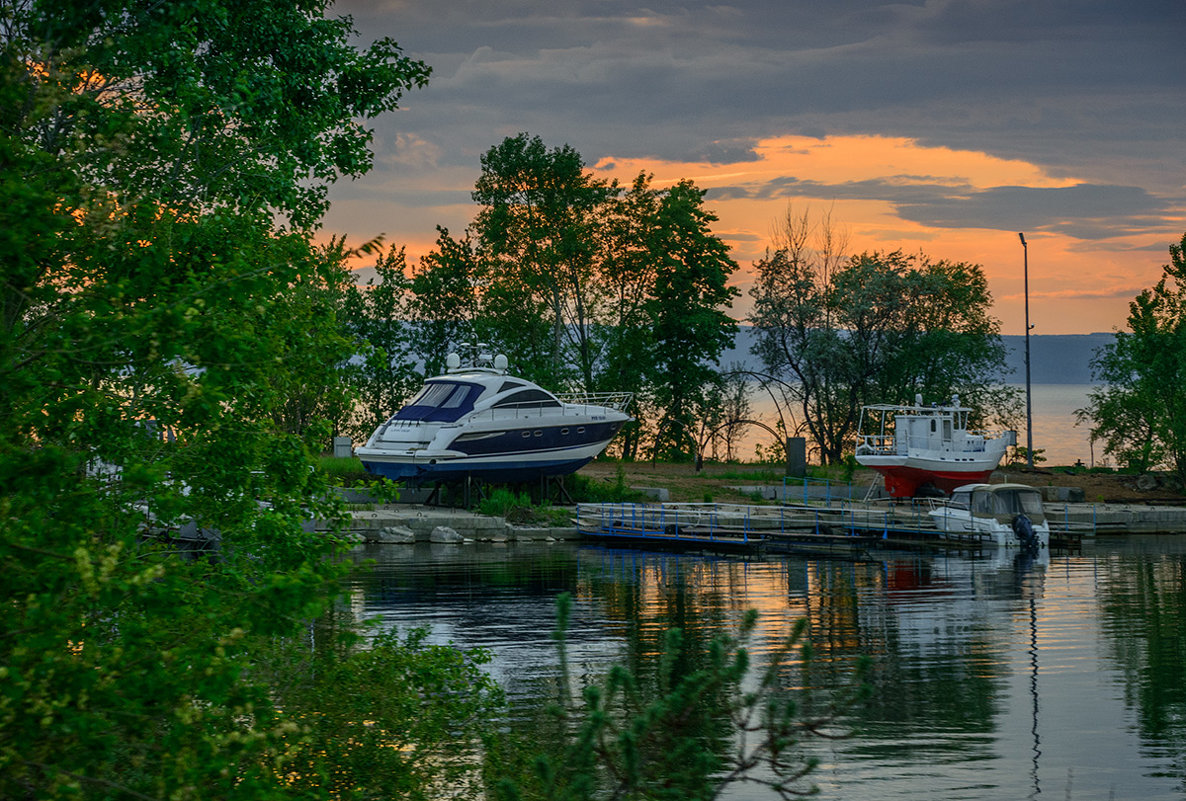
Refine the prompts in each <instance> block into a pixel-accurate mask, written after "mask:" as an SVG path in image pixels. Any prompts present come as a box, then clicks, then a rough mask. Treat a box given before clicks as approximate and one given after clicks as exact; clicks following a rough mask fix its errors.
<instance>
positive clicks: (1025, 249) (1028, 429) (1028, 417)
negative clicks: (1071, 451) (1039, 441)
mask: <svg viewBox="0 0 1186 801" xmlns="http://www.w3.org/2000/svg"><path fill="white" fill-rule="evenodd" d="M1017 237H1018V238H1019V239H1020V240H1021V250H1022V253H1023V254H1024V260H1025V262H1024V263H1025V272H1024V273H1023V275H1024V276H1025V461H1026V464H1027V465H1028V466H1029V468H1030V469H1031V470H1033V469H1034V411H1033V405H1032V402H1031V396H1030V328H1032V327H1033V326H1031V325H1030V249H1029V246H1028V245H1027V244H1026V243H1025V234H1023V233H1021V232H1018V234H1017Z"/></svg>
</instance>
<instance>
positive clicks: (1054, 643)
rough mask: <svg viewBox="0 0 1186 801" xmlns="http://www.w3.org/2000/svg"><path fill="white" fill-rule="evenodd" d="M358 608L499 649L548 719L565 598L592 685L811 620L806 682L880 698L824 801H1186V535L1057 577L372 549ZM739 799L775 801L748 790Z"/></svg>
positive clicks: (837, 766)
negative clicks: (685, 646) (558, 611)
mask: <svg viewBox="0 0 1186 801" xmlns="http://www.w3.org/2000/svg"><path fill="white" fill-rule="evenodd" d="M357 553H358V556H359V559H364V558H365V559H373V560H375V563H376V564H375V566H374V568H373V569H372V570H371V571H370V572H366V571H359V572H358V573H357V574H356V575H355V577H354V579H353V584H352V606H353V608H354V610H355V612H356V613H357V614H359V615H363V616H367V617H377V618H379V619H380V620H381V621H382V622H383V623H385V624H387V625H393V624H394V625H397V626H399V627H401V628H404V627H410V626H429V627H431V629H432V631H433V635H432V639H433V640H434V641H437V642H449V641H452V642H454V643H455V644H457V645H459V646H462V647H467V648H468V647H474V646H482V647H485V648H488V649H490V650H491V651H492V652H493V654H494V661H493V663H492V665H490V666H489V667H490V670H491V672H492V673H493V674H494V675H495V676H496V677H497V678H498V679H499V681H500V682H501V683H502V684H503V685H504V686H505V687H506V688H507V689H508V692H509V694H510V696H511V698H512V699H513V700H514V702H515V703H516V704H518V705H520V706H521V707H523V708H527V707H530V706H531V705H532V704H533V703H535V702H536V700H537V699H538V698H541V697H543V696H545V695H546V694H547V693H548V690H547V688H548V687H549V686H552V685H550V684H549V682H550V680H552V679H554V677H555V673H556V668H557V659H556V656H555V652H554V650H553V645H552V642H551V639H550V633H551V631H552V629H553V626H554V617H553V610H554V599H555V596H556V595H557V594H558V593H560V592H562V591H568V592H571V593H572V594H573V596H574V598H575V605H574V620H573V625H572V630H571V637H570V652H571V658H572V663H573V664H572V668H573V672H574V675H576V676H584V677H598V676H600V675H601V674H602V673H603V672H604V670H605V669H606V668H607V667H608V665H609V664H611V662H613V661H614V660H620V659H626V660H629V661H631V662H632V663H633V664H639V663H640V662H642V661H645V660H647V659H649V658H653V656H654V653H655V652H656V651H657V648H658V645H657V644H658V642H659V638H660V637H661V632H662V631H663V630H664V629H666V628H667V627H668V626H672V625H677V626H681V627H682V628H684V629H685V631H686V632H687V635H688V637H689V638H690V639H700V640H707V639H708V638H711V637H712V636H714V635H715V634H717V633H720V632H726V631H731V630H732V629H733V627H734V626H735V624H736V622H737V621H738V620H739V619H740V617H741V616H742V614H743V613H744V612H745V610H747V609H750V608H756V609H758V610H759V611H760V613H761V621H760V623H759V631H758V633H757V634H758V636H757V639H756V641H755V642H754V648H753V650H755V651H757V652H761V651H763V650H764V649H766V648H768V647H769V646H770V644H771V643H773V642H774V641H775V640H777V639H778V638H779V637H780V636H781V635H782V634H784V633H785V632H786V630H787V628H788V627H789V626H790V624H791V622H792V621H794V620H796V619H799V618H806V619H807V621H808V623H809V630H810V636H811V639H812V641H813V642H814V643H815V646H816V649H817V657H816V660H815V663H814V666H813V669H812V671H811V672H810V674H809V676H808V678H806V679H805V681H806V682H807V683H808V684H809V685H811V686H816V687H821V688H828V687H833V686H836V685H839V684H842V683H843V682H844V681H845V678H846V677H847V676H848V674H849V673H850V671H851V669H852V667H853V665H854V663H855V661H856V660H857V658H858V656H859V655H861V654H867V655H869V656H870V657H872V658H873V660H874V669H873V673H872V683H873V685H874V688H875V692H874V695H873V699H872V700H871V701H870V702H869V703H867V704H864V705H861V706H860V707H857V708H854V709H852V710H850V711H849V712H848V713H847V715H846V717H845V718H844V719H843V720H842V721H841V722H842V724H843V725H844V727H845V728H846V729H847V730H848V731H849V732H851V736H850V737H848V738H846V739H844V740H839V741H829V742H817V743H814V744H813V745H812V747H811V748H812V751H813V753H814V754H815V755H816V756H818V757H819V758H820V759H821V761H822V765H821V768H820V769H819V770H818V771H817V772H816V773H815V774H814V776H813V779H814V783H815V784H816V785H817V786H818V787H819V788H820V791H821V797H823V798H837V799H840V798H842V799H865V798H867V799H887V798H888V799H893V798H902V799H906V798H909V799H936V800H938V799H944V801H947V800H949V799H1019V798H1038V797H1047V798H1050V797H1055V798H1059V799H1063V798H1070V799H1112V798H1117V799H1125V798H1133V799H1137V798H1139V799H1171V798H1172V799H1180V798H1182V797H1183V795H1184V794H1186V580H1184V578H1186V577H1184V567H1186V538H1179V537H1161V538H1155V537H1132V538H1115V539H1108V540H1100V541H1099V542H1097V543H1095V544H1093V545H1090V546H1085V547H1084V550H1083V552H1082V553H1080V554H1074V555H1067V556H1061V555H1054V556H1053V557H1051V558H1050V560H1049V563H1047V564H1030V565H1024V564H1014V562H1013V561H1011V560H1009V559H994V558H983V559H970V558H959V557H951V556H936V557H932V556H927V555H918V554H908V553H884V554H879V555H878V558H877V559H876V560H873V561H839V560H826V559H801V558H796V557H777V558H770V559H768V560H765V561H756V560H740V559H724V558H721V559H716V558H706V557H701V556H690V555H671V554H654V553H644V552H635V551H626V550H614V549H605V548H598V547H590V546H578V545H571V544H552V545H544V544H538V545H534V544H523V545H508V546H498V545H484V544H474V545H461V546H448V545H429V544H421V545H416V546H410V547H409V546H374V547H370V548H367V549H365V550H360V551H358V552H357ZM733 797H735V798H746V799H748V798H755V799H757V798H764V797H766V796H763V795H762V794H760V793H757V792H756V791H751V790H739V791H738V792H736V793H735V794H734V796H733Z"/></svg>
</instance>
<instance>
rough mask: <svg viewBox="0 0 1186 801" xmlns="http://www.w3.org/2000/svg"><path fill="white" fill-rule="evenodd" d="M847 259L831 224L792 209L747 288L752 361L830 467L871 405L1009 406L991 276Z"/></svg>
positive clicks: (915, 262) (881, 258) (941, 266)
mask: <svg viewBox="0 0 1186 801" xmlns="http://www.w3.org/2000/svg"><path fill="white" fill-rule="evenodd" d="M813 234H814V236H813ZM813 238H814V240H815V244H813ZM843 250H844V243H843V241H842V238H841V237H839V236H837V234H836V233H835V232H834V231H833V230H832V228H831V225H830V222H829V221H828V220H826V219H825V220H824V221H823V223H822V224H821V226H820V227H819V228H818V230H816V228H815V226H813V225H812V224H811V222H810V219H809V217H808V216H807V214H803V215H801V216H798V217H795V216H794V215H793V214H792V213H791V212H789V211H788V214H787V217H786V218H785V219H784V220H783V221H782V222H781V227H780V229H779V232H778V235H777V236H776V238H775V242H774V243H773V246H772V248H771V249H770V250H768V251H767V254H766V256H765V257H764V258H763V259H762V260H760V261H759V262H757V263H756V264H755V265H754V266H755V271H756V273H757V278H756V281H755V286H754V287H753V289H751V291H750V294H751V296H752V297H753V300H754V308H753V313H752V316H751V321H752V322H753V324H754V326H755V328H756V329H757V332H758V342H757V344H756V345H755V347H754V351H755V354H756V355H757V356H758V357H759V358H760V359H761V361H762V364H763V368H764V370H765V373H766V376H767V377H768V378H773V379H775V380H776V381H777V382H778V383H779V384H780V386H782V387H783V388H784V389H785V391H786V395H787V396H789V399H790V401H791V402H792V403H793V404H794V405H795V406H796V407H797V408H798V411H799V416H800V418H801V420H802V425H804V427H805V428H806V430H807V432H808V433H809V435H810V437H811V439H812V440H813V441H814V442H815V444H816V446H817V447H818V448H819V451H820V455H821V458H822V460H823V461H824V462H825V463H828V464H831V463H838V462H839V461H840V460H841V458H842V454H843V453H844V451H845V450H846V449H847V448H848V447H849V446H850V442H851V440H852V437H853V435H854V434H855V430H856V426H857V423H858V422H859V415H860V410H861V407H862V406H864V405H867V404H870V403H899V402H910V403H912V402H913V401H914V397H915V395H919V394H920V395H922V396H923V398H924V399H926V400H927V401H930V402H935V401H947V400H950V398H951V397H952V395H953V394H959V395H960V397H961V401H962V402H965V403H970V404H971V405H973V406H974V407H978V408H979V409H980V410H981V414H982V415H983V416H985V417H986V416H987V414H988V412H989V411H990V410H995V409H1009V408H1011V403H1012V401H1011V396H1010V395H1009V393H1008V392H1007V391H1006V390H1005V389H1004V388H1002V387H1000V386H999V385H994V381H995V380H996V379H997V376H998V375H999V373H1000V372H1001V370H1002V368H1003V365H1004V356H1005V351H1004V346H1003V345H1002V343H1001V340H1000V336H999V329H1000V324H999V322H998V321H997V320H996V319H995V318H993V317H992V316H991V315H990V314H989V308H990V306H991V303H992V297H991V295H990V294H989V292H988V282H987V280H986V278H985V276H984V271H983V268H981V267H980V266H979V265H976V264H968V263H965V262H949V261H932V260H930V259H929V258H927V257H926V256H925V255H924V254H918V255H908V254H905V253H903V252H902V251H892V252H889V253H880V252H876V251H874V252H865V253H862V254H860V255H857V256H851V257H845V256H844V253H843Z"/></svg>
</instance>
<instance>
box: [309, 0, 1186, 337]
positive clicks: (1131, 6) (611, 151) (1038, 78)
mask: <svg viewBox="0 0 1186 801" xmlns="http://www.w3.org/2000/svg"><path fill="white" fill-rule="evenodd" d="M331 13H337V14H349V15H351V16H353V18H354V23H355V27H356V28H357V29H358V31H359V32H360V34H361V35H362V38H363V40H364V41H369V40H371V39H374V38H377V37H380V36H389V37H391V38H393V39H395V40H396V41H398V42H399V43H400V44H401V45H402V46H403V47H404V48H405V50H406V51H407V52H408V53H409V54H410V55H412V56H414V57H416V58H420V59H422V60H424V61H426V62H427V63H428V64H429V65H431V66H432V68H433V76H432V78H431V79H430V81H429V85H428V87H427V88H425V89H422V90H417V91H414V92H412V93H411V94H409V95H408V96H407V97H406V98H405V100H404V102H403V104H402V105H403V108H402V109H401V110H399V111H396V112H394V113H392V114H388V115H386V116H384V117H382V118H380V119H379V120H377V121H376V123H375V141H374V148H375V169H374V170H373V171H372V172H371V173H370V174H369V175H367V176H366V177H365V178H363V179H362V180H359V181H355V182H344V183H341V184H338V185H336V186H335V187H333V189H332V190H331V200H332V201H333V208H332V210H331V212H330V213H329V215H328V216H327V218H326V224H325V231H326V232H327V233H335V234H339V233H345V234H347V235H348V237H349V240H350V241H353V242H355V243H358V242H361V241H363V240H366V239H369V238H371V237H373V236H375V235H378V234H380V233H381V234H384V235H385V236H386V238H387V241H388V242H389V243H392V244H397V245H406V246H407V248H408V253H409V256H411V257H412V259H413V261H415V260H416V259H418V257H419V256H420V255H422V254H423V253H425V252H427V250H428V249H430V247H431V246H432V243H433V241H434V239H435V237H436V232H435V226H437V225H443V226H445V227H447V228H449V229H450V230H451V231H452V232H454V233H459V232H460V231H461V230H462V229H464V228H465V226H466V225H467V224H468V223H469V222H470V221H471V220H472V218H473V216H474V213H475V211H476V206H475V205H474V204H473V202H472V200H471V199H470V192H471V190H472V189H473V185H474V181H475V180H476V179H477V177H478V174H479V172H480V163H479V158H480V156H481V154H482V153H484V152H485V151H486V150H488V149H489V148H490V147H491V146H493V145H495V144H498V143H499V142H500V141H502V139H503V138H504V137H507V136H513V135H515V134H517V133H520V132H527V133H529V134H532V135H538V136H540V137H541V138H542V139H543V140H544V142H545V143H546V144H547V145H548V146H550V147H556V146H560V145H564V144H569V145H571V146H573V147H574V148H576V150H577V151H578V152H580V153H581V155H582V156H583V157H584V159H585V163H586V165H587V166H588V167H589V168H590V169H592V170H594V171H595V172H596V173H597V174H598V175H601V176H606V177H615V178H618V179H619V180H620V181H621V182H622V183H626V184H628V183H629V182H630V180H631V179H632V178H633V177H634V176H635V175H637V174H638V172H639V171H640V170H646V171H648V172H651V173H654V175H655V180H656V183H657V184H660V185H663V184H666V183H670V182H674V181H676V180H679V179H681V178H690V179H692V180H694V181H695V182H696V183H697V185H698V186H700V187H701V188H702V189H706V190H708V194H707V196H706V201H705V203H706V206H707V207H708V208H709V209H711V210H713V211H714V212H715V213H716V214H717V215H718V216H719V217H720V220H719V222H717V223H716V225H715V227H714V230H715V232H716V233H717V234H718V235H719V236H721V237H722V238H723V239H724V240H725V241H727V242H728V243H729V244H730V245H731V247H732V255H733V258H734V259H735V260H736V261H737V262H738V264H739V265H740V267H741V269H740V271H739V272H738V274H737V276H736V278H735V283H736V284H737V285H738V286H740V287H741V288H742V289H743V291H744V290H745V289H746V288H747V287H748V284H749V278H748V274H747V271H748V268H749V267H750V265H751V264H752V262H753V261H754V260H755V259H757V258H759V257H760V256H761V254H762V252H763V250H764V248H765V246H766V243H767V242H768V241H769V238H770V233H771V230H772V226H773V223H774V221H775V220H776V218H779V217H782V216H785V214H786V212H787V208H788V204H790V205H791V207H792V208H793V209H794V210H795V211H796V213H801V212H802V211H805V210H809V211H810V212H811V213H812V214H813V215H815V216H817V217H818V216H819V215H821V214H823V213H824V212H827V211H830V213H831V218H832V221H833V223H834V224H835V225H836V226H837V227H839V228H841V229H843V230H844V231H845V232H846V233H847V236H848V240H849V251H850V252H851V253H859V252H861V251H865V250H894V249H898V248H901V249H903V250H906V251H909V252H917V251H919V250H922V251H923V252H925V253H926V254H927V255H928V256H930V257H932V258H946V259H952V260H959V261H970V262H976V263H979V264H982V265H984V267H985V270H986V272H987V274H988V277H989V282H990V288H991V290H992V293H993V296H994V298H995V301H996V306H995V309H994V312H995V314H996V316H997V317H998V318H999V319H1000V320H1001V321H1002V324H1003V332H1004V333H1006V334H1020V333H1022V332H1023V330H1024V324H1023V319H1024V316H1023V309H1024V307H1023V291H1022V256H1023V253H1022V248H1021V243H1020V242H1019V240H1018V238H1017V232H1018V231H1024V232H1025V235H1026V239H1027V241H1028V242H1029V276H1030V317H1031V322H1032V323H1033V324H1034V326H1035V328H1034V333H1035V334H1075V333H1089V332H1093V331H1111V330H1113V329H1115V328H1117V327H1121V326H1123V324H1124V319H1125V316H1126V314H1127V311H1128V302H1129V301H1130V300H1131V299H1132V298H1133V296H1134V295H1136V294H1137V293H1138V292H1139V291H1140V290H1141V289H1143V288H1145V287H1148V286H1150V285H1151V284H1153V283H1154V282H1155V281H1156V280H1157V278H1158V276H1159V275H1160V268H1161V265H1163V264H1165V263H1167V262H1168V261H1169V254H1168V247H1169V245H1170V244H1171V243H1176V242H1179V241H1180V240H1181V238H1182V234H1183V232H1186V0H1024V2H1023V1H1021V0H1017V1H1015V0H927V1H924V2H898V3H888V2H886V3H882V2H877V1H876V0H827V1H826V2H820V0H749V1H747V0H742V2H734V3H693V2H678V3H677V2H662V0H660V2H653V3H649V4H647V5H645V6H644V5H635V4H632V3H628V2H620V0H512V1H509V2H502V1H500V0H437V2H427V1H426V0H347V1H346V2H340V3H338V5H336V6H334V7H333V8H332V9H331ZM746 312H747V303H746V302H745V298H744V297H743V299H741V300H740V301H739V302H738V303H737V305H736V306H735V308H734V311H733V315H734V316H735V317H738V318H743V317H744V316H745V314H746Z"/></svg>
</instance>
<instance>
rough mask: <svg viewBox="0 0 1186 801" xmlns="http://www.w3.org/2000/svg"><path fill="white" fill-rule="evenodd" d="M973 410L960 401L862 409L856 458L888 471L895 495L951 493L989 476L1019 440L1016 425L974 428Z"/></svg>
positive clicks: (888, 484) (887, 485) (888, 488)
mask: <svg viewBox="0 0 1186 801" xmlns="http://www.w3.org/2000/svg"><path fill="white" fill-rule="evenodd" d="M971 412H972V410H971V409H969V408H967V407H965V406H960V403H959V396H958V395H957V396H955V397H953V398H952V399H951V405H950V406H939V405H934V406H924V405H923V403H922V396H921V395H920V396H916V398H915V400H914V405H913V406H891V405H874V406H866V407H864V408H863V409H861V422H860V426H859V428H858V434H857V452H856V457H857V462H858V463H859V464H861V465H864V466H865V467H869V468H872V469H874V470H876V471H877V472H879V473H881V474H882V475H884V476H885V489H886V491H887V492H889V494H890V495H892V496H894V497H895V498H910V497H914V496H916V495H920V494H921V495H932V496H933V495H936V494H938V493H937V492H936V490H939V491H942V492H943V493H950V492H951V491H952V490H954V489H955V488H956V487H960V486H963V485H964V484H978V483H985V482H987V481H988V476H989V474H990V473H992V471H993V470H995V469H996V467H997V465H998V464H999V463H1000V461H1001V457H1002V456H1004V455H1005V449H1006V448H1008V447H1009V446H1010V445H1015V444H1016V443H1017V432H1016V431H1003V432H1000V433H996V434H990V433H986V432H984V431H969V430H968V416H969V415H970V414H971Z"/></svg>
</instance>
